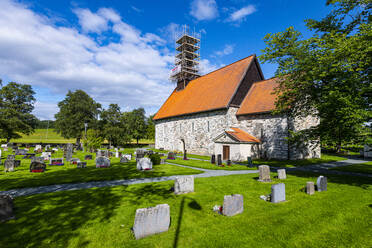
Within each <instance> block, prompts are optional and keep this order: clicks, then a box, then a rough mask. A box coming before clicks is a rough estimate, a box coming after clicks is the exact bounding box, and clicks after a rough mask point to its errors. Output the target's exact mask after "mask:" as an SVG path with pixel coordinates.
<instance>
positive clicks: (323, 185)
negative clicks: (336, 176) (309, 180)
mask: <svg viewBox="0 0 372 248" xmlns="http://www.w3.org/2000/svg"><path fill="white" fill-rule="evenodd" d="M316 186H317V190H318V192H321V191H327V178H326V177H324V176H319V177H318V180H316Z"/></svg>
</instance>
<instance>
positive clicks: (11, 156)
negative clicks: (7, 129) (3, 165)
mask: <svg viewBox="0 0 372 248" xmlns="http://www.w3.org/2000/svg"><path fill="white" fill-rule="evenodd" d="M6 159H7V160H14V159H15V156H14V155H8V157H7V158H6Z"/></svg>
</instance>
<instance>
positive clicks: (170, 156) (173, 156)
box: [167, 152, 176, 160]
mask: <svg viewBox="0 0 372 248" xmlns="http://www.w3.org/2000/svg"><path fill="white" fill-rule="evenodd" d="M167 159H173V160H174V159H176V156H175V155H174V152H168V156H167Z"/></svg>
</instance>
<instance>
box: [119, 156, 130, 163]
mask: <svg viewBox="0 0 372 248" xmlns="http://www.w3.org/2000/svg"><path fill="white" fill-rule="evenodd" d="M128 162H129V160H128V159H127V157H121V158H120V163H128Z"/></svg>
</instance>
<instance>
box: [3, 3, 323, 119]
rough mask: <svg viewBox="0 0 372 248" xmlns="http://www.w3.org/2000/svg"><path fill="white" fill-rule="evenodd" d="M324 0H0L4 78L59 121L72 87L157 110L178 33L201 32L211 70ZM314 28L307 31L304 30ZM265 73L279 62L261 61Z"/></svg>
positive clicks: (257, 47) (256, 48) (319, 8)
mask: <svg viewBox="0 0 372 248" xmlns="http://www.w3.org/2000/svg"><path fill="white" fill-rule="evenodd" d="M324 5H325V0H303V1H298V0H292V1H290V0H271V1H269V0H260V1H259V0H256V1H248V0H230V1H219V0H190V1H186V0H183V1H181V0H177V1H165V0H159V1H150V0H143V1H138V0H137V1H134V0H131V1H129V0H127V1H126V0H84V1H83V0H72V1H71V0H58V1H50V0H35V1H31V0H19V1H16V0H0V78H1V79H2V80H3V83H5V84H6V83H7V82H10V81H16V82H18V83H24V84H31V85H32V87H33V89H34V90H35V92H36V98H37V102H36V104H35V110H34V114H35V115H36V116H37V117H38V118H40V119H54V114H55V113H57V112H58V107H57V103H58V102H59V101H61V100H63V99H64V97H65V95H66V93H67V92H68V90H72V91H74V90H76V89H82V90H84V91H86V92H87V93H88V94H89V95H90V96H92V97H93V98H94V99H95V100H96V101H98V102H100V103H101V104H102V105H103V106H104V107H107V106H108V104H110V103H117V104H119V106H120V107H121V108H122V110H123V111H129V110H131V109H133V108H138V107H144V108H145V110H146V113H147V114H148V115H149V114H153V113H155V112H156V111H157V110H158V109H159V107H160V106H161V104H162V103H163V102H164V101H165V99H166V98H167V97H168V96H169V94H170V92H171V91H172V90H173V88H174V84H173V83H171V82H170V81H169V80H168V77H169V71H170V69H171V68H172V66H173V62H174V54H175V53H174V33H175V32H177V30H179V29H180V26H181V25H183V24H188V25H189V26H190V27H191V28H192V29H195V30H196V31H200V32H201V33H202V42H201V59H202V60H201V70H202V73H207V72H210V71H212V70H215V69H217V68H219V67H221V66H224V65H227V64H229V63H232V62H234V61H236V60H239V59H241V58H244V57H247V56H249V55H251V54H257V55H260V54H261V50H262V49H263V48H264V47H265V43H264V42H263V40H262V38H263V37H264V36H265V34H267V33H274V32H279V31H282V30H284V29H285V28H286V27H289V26H294V27H295V28H296V29H298V30H300V31H305V26H304V23H303V20H304V19H307V18H316V19H319V18H320V17H322V16H324V15H325V14H326V13H327V12H328V9H327V8H326V7H325V6H324ZM306 34H308V33H306V32H305V35H306ZM262 68H263V72H264V75H265V77H266V78H269V77H272V76H273V75H274V73H275V69H276V67H275V65H271V64H263V65H262Z"/></svg>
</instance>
